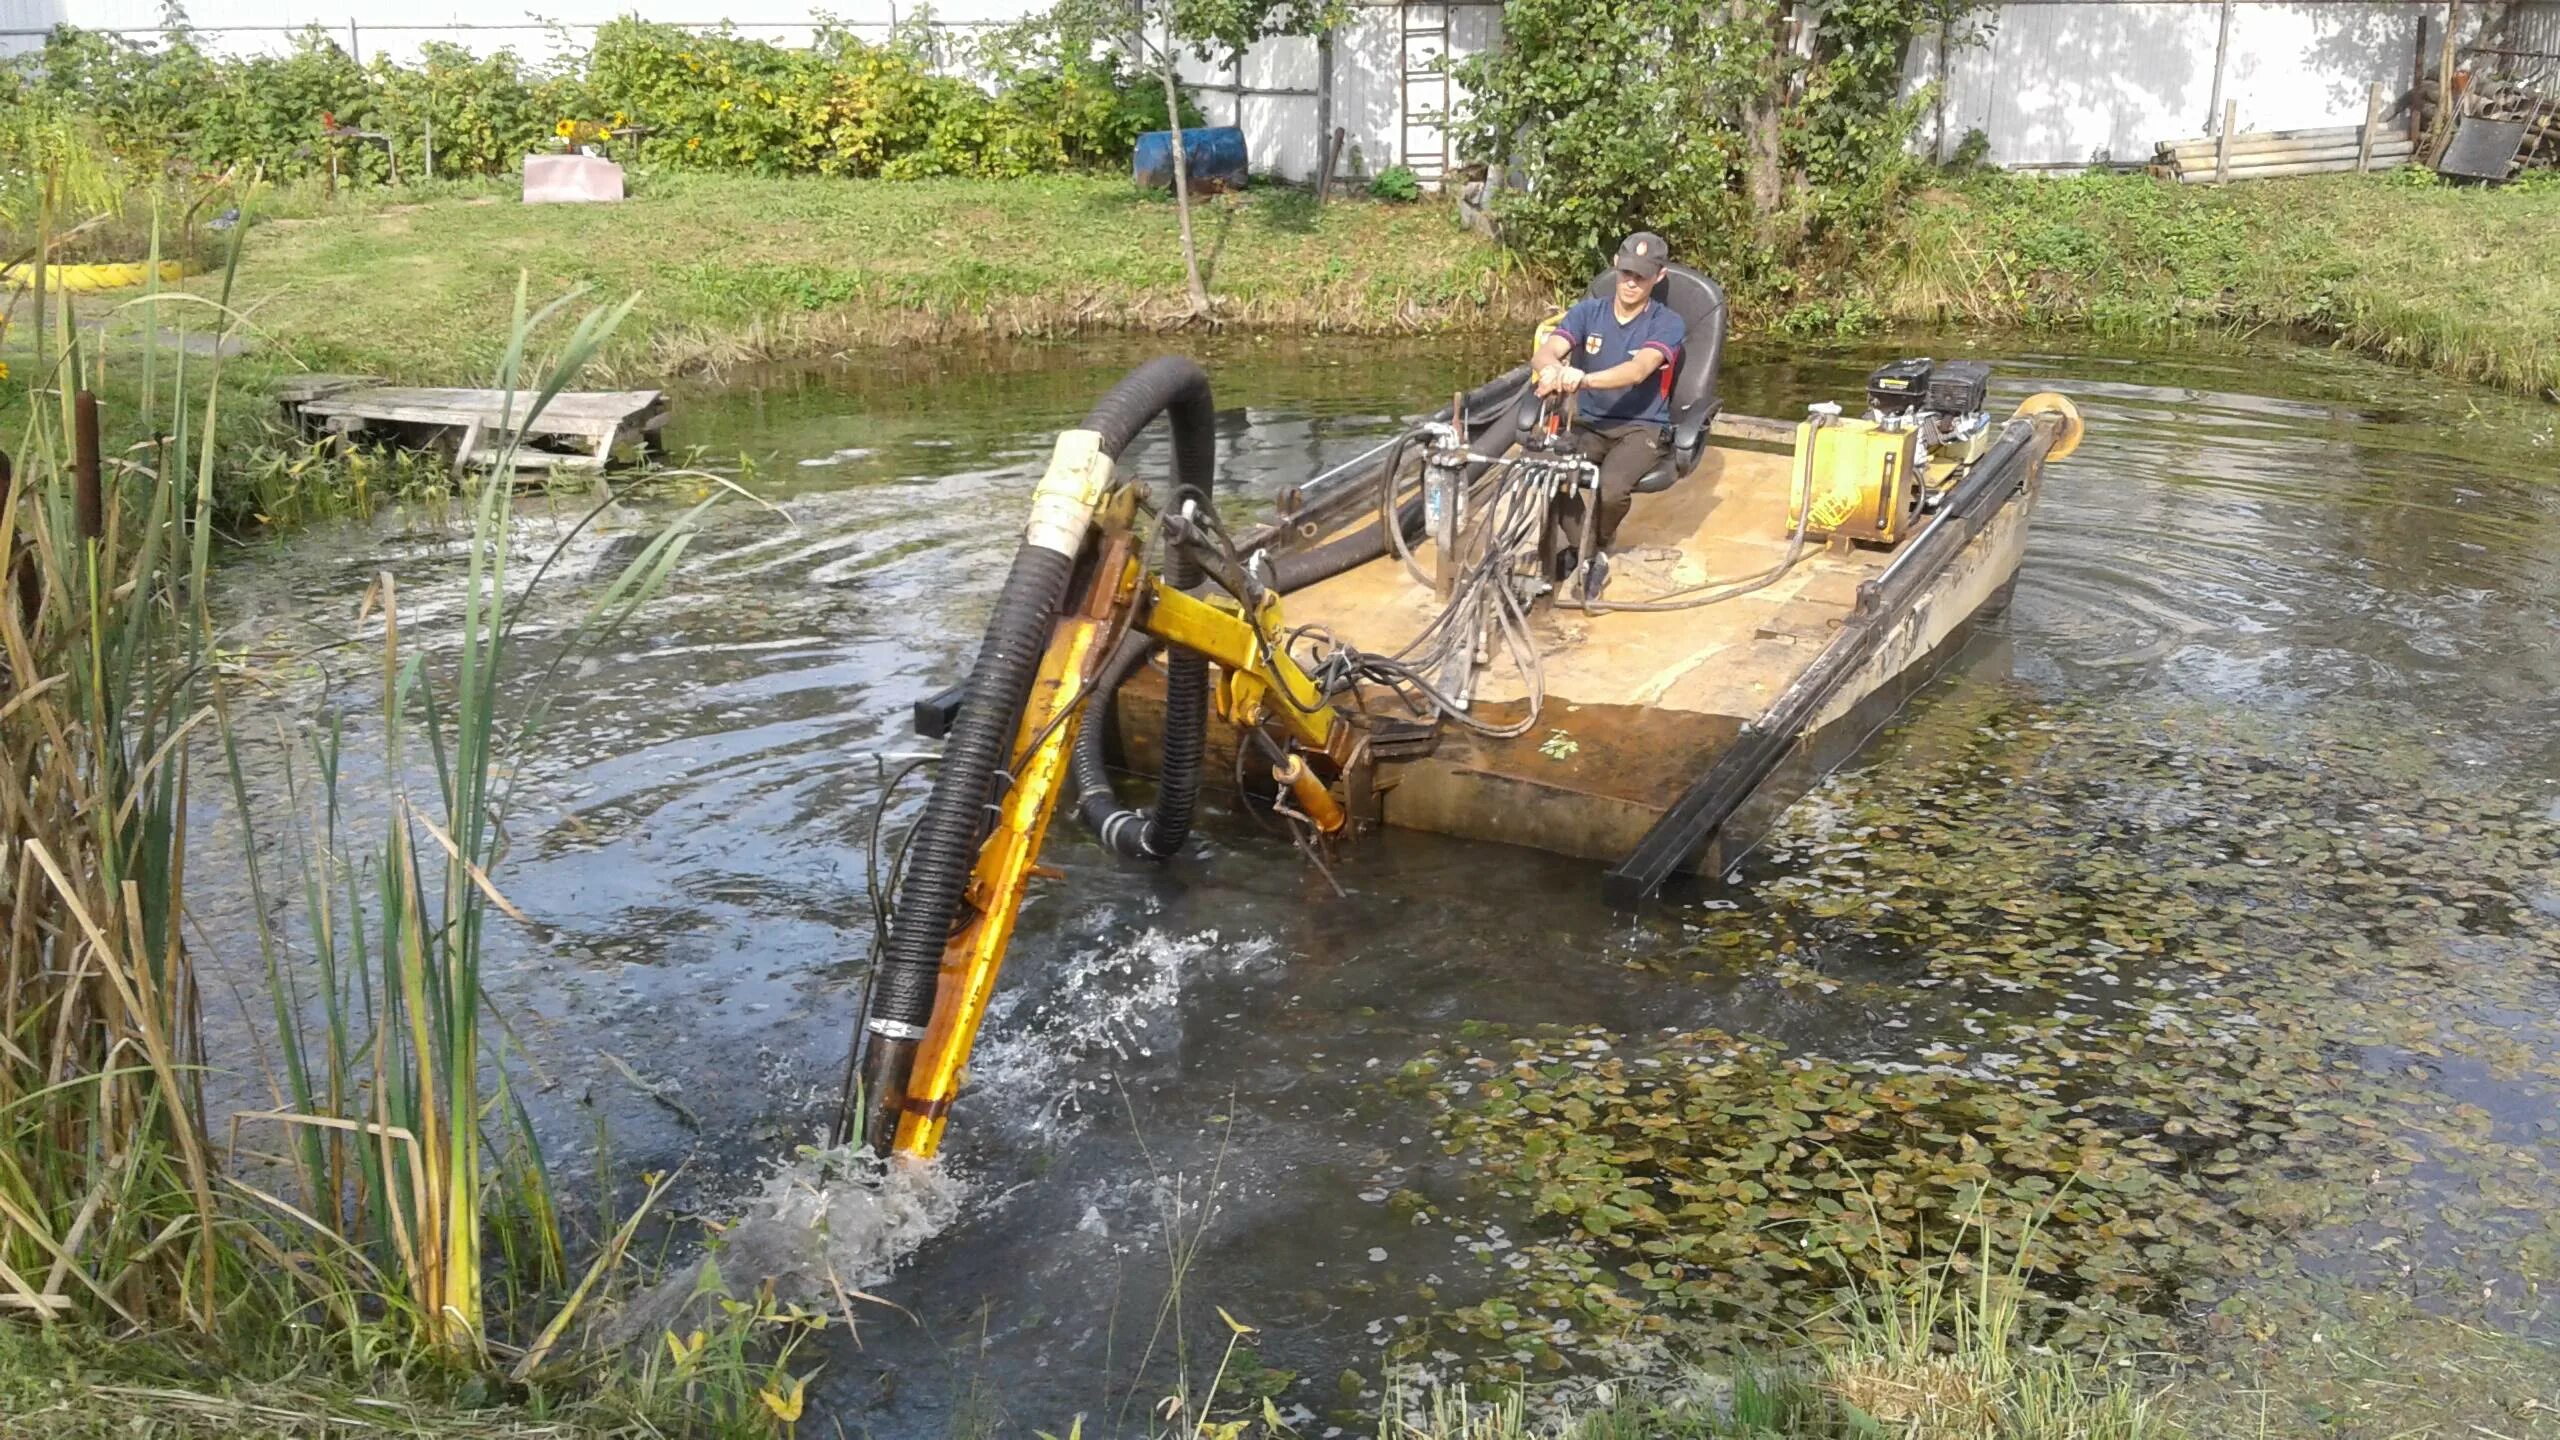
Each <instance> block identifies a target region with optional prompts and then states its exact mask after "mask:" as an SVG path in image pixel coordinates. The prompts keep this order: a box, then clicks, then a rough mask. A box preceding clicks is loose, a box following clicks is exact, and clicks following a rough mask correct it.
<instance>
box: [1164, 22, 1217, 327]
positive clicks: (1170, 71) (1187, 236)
mask: <svg viewBox="0 0 2560 1440" xmlns="http://www.w3.org/2000/svg"><path fill="white" fill-rule="evenodd" d="M1172 39H1173V37H1172V36H1171V35H1167V36H1166V37H1165V40H1166V44H1165V48H1164V51H1163V52H1162V53H1163V56H1164V70H1163V74H1164V113H1165V123H1166V124H1167V125H1169V126H1171V127H1172V129H1173V208H1174V209H1175V211H1177V212H1178V213H1179V214H1180V215H1181V217H1182V278H1183V283H1184V285H1185V286H1186V287H1187V288H1188V290H1189V294H1190V299H1191V314H1192V316H1193V318H1195V319H1196V318H1198V317H1200V316H1203V315H1206V314H1208V313H1209V287H1208V286H1207V285H1204V284H1202V283H1201V281H1200V247H1199V245H1198V244H1197V243H1196V242H1194V241H1193V240H1192V238H1191V157H1190V156H1189V155H1187V154H1186V153H1184V150H1183V145H1182V89H1181V86H1180V85H1178V84H1177V83H1176V82H1175V79H1174V67H1175V65H1176V64H1177V63H1178V62H1177V58H1176V57H1177V53H1178V52H1176V51H1175V50H1174V48H1173V44H1172Z"/></svg>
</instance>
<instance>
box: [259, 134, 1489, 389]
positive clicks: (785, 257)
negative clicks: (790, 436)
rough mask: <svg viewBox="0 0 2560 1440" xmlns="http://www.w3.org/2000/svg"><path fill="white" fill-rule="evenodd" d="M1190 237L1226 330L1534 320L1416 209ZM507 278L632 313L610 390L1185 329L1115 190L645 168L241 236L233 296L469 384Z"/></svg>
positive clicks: (1225, 218)
mask: <svg viewBox="0 0 2560 1440" xmlns="http://www.w3.org/2000/svg"><path fill="white" fill-rule="evenodd" d="M1200 244H1201V251H1202V258H1203V262H1204V264H1205V265H1206V266H1207V268H1208V271H1209V277H1210V285H1211V288H1212V290H1213V291H1214V292H1215V293H1216V295H1217V297H1218V301H1219V309H1218V314H1219V318H1220V319H1221V321H1222V322H1224V323H1227V324H1231V325H1235V326H1239V327H1253V328H1269V329H1288V330H1298V331H1322V332H1354V333H1405V332H1414V331H1425V330H1439V329H1465V328H1476V327H1481V326H1484V325H1486V324H1489V323H1501V322H1509V321H1514V320H1518V319H1521V318H1524V317H1526V316H1528V315H1530V314H1532V313H1533V312H1534V310H1535V303H1534V302H1535V299H1536V298H1537V296H1538V295H1539V293H1540V292H1539V289H1538V287H1534V286H1531V285H1528V284H1526V283H1524V282H1523V281H1522V280H1521V278H1520V277H1519V275H1518V272H1517V270H1516V268H1515V267H1514V266H1512V265H1511V264H1510V263H1509V262H1508V261H1507V260H1506V259H1505V257H1504V256H1503V254H1502V252H1501V251H1499V250H1498V249H1496V248H1495V247H1494V246H1492V245H1491V244H1490V243H1488V242H1486V241H1485V240H1483V239H1482V238H1480V237H1477V236H1474V235H1471V234H1469V233H1467V232H1466V231H1464V230H1463V229H1461V228H1460V227H1459V226H1458V225H1457V224H1456V222H1455V221H1454V220H1453V219H1452V218H1451V216H1450V213H1449V212H1448V211H1447V210H1446V209H1445V208H1443V207H1440V206H1436V205H1387V204H1378V203H1370V202H1354V203H1336V204H1333V205H1329V206H1322V207H1319V206H1317V205H1315V204H1314V203H1313V201H1312V199H1311V198H1310V197H1308V196H1306V195H1303V194H1300V193H1298V192H1294V191H1285V190H1257V191H1254V192H1251V193H1248V194H1243V195H1233V196H1225V197H1221V198H1219V199H1216V200H1214V201H1211V202H1209V203H1208V204H1207V205H1206V206H1205V207H1204V210H1203V213H1202V215H1201V226H1200ZM519 270H524V271H528V272H530V274H531V276H532V289H533V293H535V294H557V293H560V291H562V290H563V289H565V288H567V287H569V286H572V285H580V284H583V285H587V286H590V287H592V288H593V289H594V291H595V292H596V293H600V294H628V293H632V292H635V291H636V292H637V293H638V294H639V297H640V299H639V302H638V305H637V307H636V308H635V309H634V311H633V312H632V315H631V317H630V319H629V321H628V322H627V323H626V324H625V326H624V328H623V330H622V332H621V335H620V337H619V338H618V339H617V340H616V341H615V342H614V344H613V345H612V347H611V348H610V349H608V351H607V352H606V354H605V356H604V357H603V366H604V368H605V369H606V370H607V371H608V372H609V373H611V374H613V375H616V376H621V377H625V378H637V377H650V378H655V377H662V376H669V375H679V374H686V373H696V372H701V371H705V370H714V369H717V368H719V367H721V366H724V365H727V364H733V363H739V362H745V361H753V360H758V359H772V358H800V357H806V356H814V355H825V354H829V353H833V352H836V351H841V350H845V349H849V348H858V347H876V346H886V345H896V344H916V343H935V342H939V341H945V340H950V339H955V338H969V337H979V336H985V337H997V338H1002V337H1010V336H1026V335H1056V334H1065V333H1073V332H1077V331H1083V330H1127V329H1147V328H1156V327H1165V326H1171V325H1174V324H1177V323H1179V322H1180V321H1181V320H1182V318H1183V304H1182V294H1183V281H1182V260H1181V253H1180V250H1179V248H1178V243H1177V233H1176V217H1175V214H1174V209H1173V206H1172V204H1171V203H1170V202H1169V201H1166V200H1163V199H1160V198H1153V197H1149V196H1146V195H1143V194H1141V193H1139V192H1138V191H1136V190H1134V189H1133V188H1132V187H1131V186H1130V185H1129V184H1128V182H1126V181H1125V180H1121V179H1116V178H1047V179H1030V180H1020V181H1003V182H996V181H972V180H929V181H917V182H911V183H892V182H880V181H844V180H759V179H741V178H734V177H721V176H703V175H665V176H649V177H646V178H644V179H643V180H641V181H639V182H637V183H636V185H635V193H634V195H633V197H632V198H631V199H630V200H628V201H626V202H625V203H623V204H620V205H597V206H541V207H527V206H524V205H522V204H519V203H516V202H515V201H514V200H513V199H512V198H510V197H507V196H504V195H500V194H495V193H492V194H484V195H481V196H477V197H453V198H444V199H439V200H437V201H435V202H433V203H428V204H422V205H416V206H402V205H390V206H384V205H380V204H373V205H367V206H365V207H363V208H361V209H358V210H356V211H354V212H352V213H347V214H342V215H323V216H318V217H308V218H291V219H278V220H273V221H269V222H267V223H265V224H263V225H261V226H259V228H258V233H257V235H256V238H255V240H254V242H253V243H252V244H251V245H250V247H249V250H248V253H247V257H246V258H245V259H244V260H243V262H242V264H241V274H240V279H239V289H240V292H241V293H243V294H246V295H251V296H255V297H258V299H259V303H258V307H257V311H256V314H255V316H254V317H253V321H252V323H253V324H254V325H255V326H256V327H257V329H258V330H259V331H260V332H262V333H263V334H265V335H266V336H268V337H271V340H272V342H273V346H274V347H275V348H281V349H283V350H287V351H289V352H290V353H291V355H292V357H293V358H294V359H295V360H297V361H299V362H300V363H302V364H306V365H310V366H313V367H315V368H322V369H353V370H363V371H370V372H374V373H379V374H384V375H389V376H393V377H397V378H403V379H418V380H427V379H436V380H447V381H451V380H454V379H457V378H460V377H466V376H480V375H485V374H487V373H488V371H489V367H490V363H491V362H492V360H493V359H494V358H495V356H496V354H497V352H498V350H499V348H500V347H501V346H502V345H503V343H504V340H505V328H506V325H505V322H506V316H507V314H508V310H509V307H510V306H511V305H512V304H513V298H514V294H515V284H516V275H517V272H518V271H519Z"/></svg>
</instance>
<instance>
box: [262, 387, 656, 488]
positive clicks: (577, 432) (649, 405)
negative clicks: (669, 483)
mask: <svg viewBox="0 0 2560 1440" xmlns="http://www.w3.org/2000/svg"><path fill="white" fill-rule="evenodd" d="M277 398H278V400H279V402H280V403H281V404H282V405H283V406H284V412H285V416H286V418H287V419H289V420H292V421H294V422H295V423H296V424H298V425H300V426H301V427H302V428H303V430H304V431H305V433H308V434H312V435H336V436H339V437H341V438H343V439H346V440H349V441H369V442H375V443H389V444H398V445H408V446H412V447H416V448H422V449H423V448H444V449H447V450H450V451H451V453H452V455H453V460H454V465H455V467H456V468H460V467H461V466H464V465H481V466H490V465H495V464H497V463H498V460H499V457H500V456H501V455H502V454H504V453H506V451H507V449H508V447H507V445H506V444H505V440H506V434H507V432H508V431H510V430H512V431H513V432H514V433H515V435H516V436H517V444H516V446H515V447H514V459H515V465H516V468H518V469H525V470H542V469H557V470H602V469H603V468H604V467H605V466H607V465H609V464H611V463H612V461H613V458H614V456H615V454H616V453H617V452H619V451H622V450H624V449H636V450H642V451H647V452H651V453H654V452H656V451H657V450H658V449H660V440H659V431H660V429H661V427H663V426H664V425H665V424H666V420H667V397H666V394H665V392H663V391H659V390H564V391H562V392H560V393H559V394H557V395H554V396H552V397H551V400H550V403H549V404H546V405H544V406H543V407H542V409H541V412H540V413H539V414H532V412H533V409H534V401H535V400H536V399H538V398H539V394H538V392H536V391H531V390H518V391H516V392H514V394H513V395H512V396H511V395H509V394H508V392H506V391H503V390H472V389H450V388H437V387H425V386H405V385H385V384H383V383H382V382H381V381H380V380H378V379H376V378H375V377H373V376H370V375H302V376H297V377H295V378H293V379H292V380H290V381H287V382H286V383H285V384H283V385H281V386H279V387H278V396H277ZM529 414H530V415H531V418H530V419H528V418H526V417H527V416H528V415H529Z"/></svg>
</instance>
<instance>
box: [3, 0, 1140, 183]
mask: <svg viewBox="0 0 2560 1440" xmlns="http://www.w3.org/2000/svg"><path fill="white" fill-rule="evenodd" d="M955 47H962V48H965V49H967V52H968V53H965V54H962V53H955ZM964 62H965V63H966V64H968V65H971V66H973V67H975V68H977V69H979V70H982V71H984V72H985V73H987V74H988V75H989V76H990V77H991V78H992V79H993V81H994V85H993V88H992V91H990V90H989V89H987V88H982V87H981V86H979V85H978V84H976V83H973V82H972V81H969V80H964V79H960V78H957V77H956V76H955V75H954V74H952V73H949V71H950V70H951V69H952V68H953V67H954V66H955V65H957V64H960V63H964ZM29 115H31V116H36V117H43V118H46V119H52V120H66V119H67V120H69V121H70V122H73V123H76V124H77V125H79V126H80V127H81V128H82V129H83V130H84V132H85V133H86V134H87V135H89V136H90V137H92V138H93V139H94V141H95V145H96V148H98V149H100V150H102V151H103V152H106V153H108V154H111V155H113V156H115V157H117V158H118V159H119V160H120V161H121V162H123V163H125V164H127V165H129V166H131V167H132V168H134V169H135V170H136V171H138V172H141V173H146V174H153V175H157V174H162V173H166V172H168V171H169V170H171V169H172V167H173V166H174V167H175V168H176V169H178V170H181V171H186V170H192V171H195V172H200V173H215V172H221V171H225V170H229V169H231V168H233V167H241V168H243V169H255V170H257V171H260V172H262V173H264V174H265V175H267V176H269V177H271V178H278V179H290V178H294V177H302V176H316V175H322V174H326V173H328V172H329V171H330V170H331V168H332V164H333V162H334V164H335V166H336V168H337V169H338V170H339V171H340V172H341V173H343V174H344V175H346V176H348V177H350V178H352V179H355V180H358V181H361V182H364V183H380V182H381V181H383V180H384V179H386V178H388V177H389V176H390V175H391V174H393V173H395V172H396V173H398V174H399V175H401V176H402V177H404V178H406V179H410V180H416V179H420V178H423V177H426V176H427V175H428V174H429V171H430V166H429V163H428V162H429V158H430V147H431V146H432V158H433V166H432V170H433V173H434V174H435V175H436V176H441V177H446V178H452V177H461V176H473V175H503V174H507V173H510V172H512V171H514V170H516V169H517V168H518V167H519V165H520V164H521V162H522V158H523V157H524V156H525V155H527V154H529V153H534V152H538V151H545V150H558V149H560V148H561V147H562V145H563V144H564V143H565V142H568V141H576V142H579V143H586V142H588V141H593V140H604V141H606V142H607V143H609V144H612V145H614V146H615V147H616V148H617V153H620V154H622V155H623V156H624V157H625V158H632V157H635V156H636V157H637V158H639V159H642V160H645V161H647V162H649V163H653V164H659V165H669V166H682V167H686V168H694V169H718V170H736V171H744V172H747V173H752V174H758V175H836V176H884V177H887V178H890V179H916V178H921V177H924V176H930V175H979V176H1022V175H1031V174H1038V173H1045V172H1051V171H1058V170H1066V169H1075V168H1082V167H1090V166H1097V165H1108V164H1114V163H1123V162H1125V160H1126V158H1127V156H1128V153H1129V146H1130V144H1131V142H1132V141H1133V140H1134V139H1135V138H1136V136H1137V134H1138V132H1139V131H1140V130H1143V129H1149V128H1160V127H1161V126H1162V124H1163V117H1164V115H1165V108H1164V102H1163V98H1162V95H1161V92H1160V91H1158V90H1157V89H1156V88H1155V87H1153V86H1152V85H1132V84H1131V83H1130V82H1129V80H1128V78H1127V77H1126V76H1125V75H1123V74H1122V73H1121V72H1120V71H1119V70H1118V69H1117V68H1116V67H1115V65H1114V64H1113V63H1111V62H1110V61H1107V60H1095V59H1091V58H1087V57H1086V56H1085V55H1083V54H1076V55H1073V56H1069V55H1067V54H1065V53H1064V52H1062V51H1058V50H1056V49H1054V48H1051V49H1047V50H1037V49H1033V48H1027V47H1025V46H1022V45H1006V44H992V43H991V44H989V45H986V46H964V44H963V42H959V41H955V40H953V39H952V38H951V37H950V36H949V34H948V33H947V32H942V31H937V30H933V29H931V28H928V27H926V26H922V25H916V26H910V27H908V28H906V29H904V30H901V31H898V32H896V33H895V34H893V35H891V36H890V37H889V38H888V39H887V40H885V41H882V42H877V43H875V42H870V41H865V40H862V39H860V38H858V37H856V36H855V35H854V34H853V33H852V32H851V31H850V30H847V29H844V28H842V27H840V26H836V25H833V24H821V25H820V27H819V28H818V30H817V33H816V36H815V38H814V43H812V44H811V45H810V46H808V47H805V48H799V47H785V46H780V45H775V44H771V43H769V42H767V41H762V40H754V39H749V38H745V37H742V36H739V35H736V34H731V33H725V32H721V33H710V34H696V33H694V32H692V31H687V30H682V29H678V28H676V27H673V26H668V25H653V24H648V23H645V22H643V21H641V20H638V19H636V18H630V17H625V18H622V19H618V20H614V21H611V22H609V23H607V24H606V25H604V26H603V27H602V28H601V29H599V30H598V31H597V32H596V36H595V40H594V44H593V47H592V48H591V49H590V50H589V51H588V52H587V53H586V54H584V55H573V56H570V57H567V58H566V59H564V60H562V61H560V62H558V63H556V64H552V65H533V64H528V63H526V62H525V61H523V60H522V59H520V58H518V57H517V56H516V55H514V54H513V53H512V52H509V51H506V50H498V51H495V52H493V53H491V54H488V55H474V54H472V53H471V52H469V51H467V50H465V49H463V48H461V47H459V46H455V45H450V44H444V43H441V42H438V43H431V44H428V45H426V46H424V47H423V48H422V50H421V52H420V57H419V60H418V61H417V63H415V64H402V63H399V62H395V61H392V60H389V59H386V58H384V57H381V56H376V57H375V58H374V59H373V60H372V61H370V62H368V63H365V64H361V65H360V64H358V63H357V62H356V61H355V60H354V59H353V58H351V57H350V56H349V55H348V54H347V52H346V51H345V49H344V48H342V47H341V46H340V44H339V43H338V41H337V39H336V38H335V37H333V36H332V35H330V34H329V33H327V32H326V31H323V30H319V29H316V28H315V29H313V30H309V31H305V32H303V33H302V34H300V35H298V36H296V37H295V38H294V41H293V43H292V45H291V46H290V47H289V48H288V49H287V50H286V51H284V52H283V53H281V54H273V55H268V54H258V55H249V56H240V57H234V56H221V55H215V54H213V53H211V52H208V51H206V50H205V49H203V48H201V47H200V46H198V45H197V44H196V43H195V41H194V40H193V39H192V38H191V37H189V36H188V35H187V34H186V33H185V32H184V31H183V30H182V31H179V32H177V33H176V34H175V35H174V36H173V37H172V38H171V39H170V40H169V41H168V42H167V43H165V44H151V45H145V44H141V43H137V42H135V41H132V40H129V39H126V38H124V37H121V36H117V35H112V34H107V33H103V32H97V31H85V30H80V29H76V28H73V27H70V26H63V27H58V28H56V29H55V30H54V31H53V33H52V34H51V35H50V36H49V37H48V38H47V40H46V41H45V43H44V44H43V45H42V46H41V47H39V48H37V49H34V50H31V51H28V52H27V53H25V54H23V55H19V56H16V57H13V58H11V59H10V60H9V61H7V62H6V64H5V67H4V68H0V117H5V118H0V130H6V129H7V128H9V127H10V125H12V124H20V123H23V122H21V121H20V120H19V118H18V117H21V116H29ZM332 128H339V129H348V128H352V129H356V130H362V131H368V132H373V135H374V136H379V137H381V138H372V137H353V136H332V135H330V134H328V133H327V132H328V131H329V130H330V129H332Z"/></svg>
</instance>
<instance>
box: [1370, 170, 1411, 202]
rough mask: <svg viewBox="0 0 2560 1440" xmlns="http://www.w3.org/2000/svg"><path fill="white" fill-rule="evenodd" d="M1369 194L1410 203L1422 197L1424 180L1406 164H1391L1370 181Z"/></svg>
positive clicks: (1375, 197)
mask: <svg viewBox="0 0 2560 1440" xmlns="http://www.w3.org/2000/svg"><path fill="white" fill-rule="evenodd" d="M1369 194H1370V196H1371V197H1372V198H1374V199H1379V200H1392V201H1394V202H1396V203H1397V204H1399V205H1402V204H1410V203H1411V202H1413V201H1416V200H1419V199H1421V198H1422V181H1421V180H1420V179H1418V178H1416V177H1415V175H1414V173H1413V172H1412V171H1411V170H1409V169H1406V168H1405V167H1404V166H1402V165H1390V166H1388V167H1387V168H1386V169H1384V170H1381V171H1379V172H1378V178H1377V179H1375V180H1372V181H1370V182H1369Z"/></svg>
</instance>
